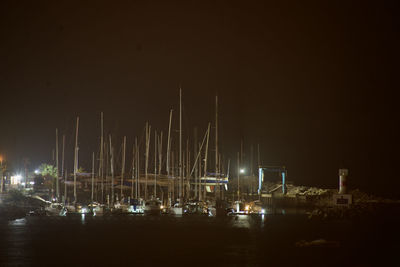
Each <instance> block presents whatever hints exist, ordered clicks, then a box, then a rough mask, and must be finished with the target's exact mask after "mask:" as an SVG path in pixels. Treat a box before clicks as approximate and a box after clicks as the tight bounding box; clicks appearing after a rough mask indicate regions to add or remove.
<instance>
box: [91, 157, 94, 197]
mask: <svg viewBox="0 0 400 267" xmlns="http://www.w3.org/2000/svg"><path fill="white" fill-rule="evenodd" d="M93 191H94V152H93V153H92V195H91V200H92V203H93Z"/></svg>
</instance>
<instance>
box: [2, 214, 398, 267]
mask: <svg viewBox="0 0 400 267" xmlns="http://www.w3.org/2000/svg"><path fill="white" fill-rule="evenodd" d="M396 218H397V219H396ZM398 222H399V220H398V217H396V215H395V216H387V217H385V218H371V219H370V220H365V219H360V220H357V221H340V220H337V221H320V220H309V219H308V218H307V217H306V216H305V215H298V214H295V215H271V216H267V215H266V216H237V217H234V216H232V217H224V218H212V217H202V216H199V217H197V216H183V217H173V216H158V217H157V216H154V217H153V216H114V217H80V216H78V217H27V218H24V219H19V220H14V221H9V222H2V223H0V266H383V265H386V266H395V265H396V264H395V262H396V261H397V260H396V261H394V259H395V258H396V254H395V253H398V251H399V248H400V246H399V245H398V242H399V240H398V238H399V231H398V230H397V227H398V225H399V224H398ZM316 239H325V240H327V241H329V242H331V243H328V244H325V245H323V246H310V247H299V246H296V242H298V241H300V240H306V241H312V240H316ZM387 263H391V264H387Z"/></svg>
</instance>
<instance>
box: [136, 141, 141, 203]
mask: <svg viewBox="0 0 400 267" xmlns="http://www.w3.org/2000/svg"><path fill="white" fill-rule="evenodd" d="M135 146H136V199H139V197H140V184H139V181H140V180H139V179H140V157H139V155H140V153H139V145H138V142H137V137H136V138H135Z"/></svg>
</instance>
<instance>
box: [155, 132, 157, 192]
mask: <svg viewBox="0 0 400 267" xmlns="http://www.w3.org/2000/svg"><path fill="white" fill-rule="evenodd" d="M156 198H157V131H154V199H156Z"/></svg>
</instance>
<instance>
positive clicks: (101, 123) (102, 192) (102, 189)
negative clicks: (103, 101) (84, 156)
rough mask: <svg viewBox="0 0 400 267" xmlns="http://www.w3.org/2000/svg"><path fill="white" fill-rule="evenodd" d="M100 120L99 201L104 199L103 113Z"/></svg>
mask: <svg viewBox="0 0 400 267" xmlns="http://www.w3.org/2000/svg"><path fill="white" fill-rule="evenodd" d="M100 117H101V120H100V131H101V133H100V164H99V165H100V167H99V169H100V170H99V176H100V179H101V201H103V198H104V181H103V180H104V130H103V112H101V115H100Z"/></svg>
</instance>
